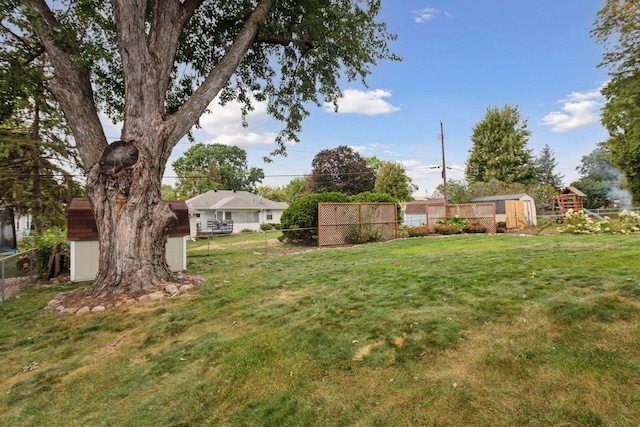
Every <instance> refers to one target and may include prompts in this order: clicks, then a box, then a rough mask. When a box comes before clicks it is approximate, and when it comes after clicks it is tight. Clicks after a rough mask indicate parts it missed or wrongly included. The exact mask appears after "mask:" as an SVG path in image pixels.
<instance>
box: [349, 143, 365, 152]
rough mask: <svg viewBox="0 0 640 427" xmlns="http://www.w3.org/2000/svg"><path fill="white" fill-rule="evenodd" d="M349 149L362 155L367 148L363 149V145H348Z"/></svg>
mask: <svg viewBox="0 0 640 427" xmlns="http://www.w3.org/2000/svg"><path fill="white" fill-rule="evenodd" d="M349 148H351V149H352V150H353V151H355V152H356V153H362V152H363V151H365V150H366V149H367V148H368V147H365V146H364V145H350V146H349Z"/></svg>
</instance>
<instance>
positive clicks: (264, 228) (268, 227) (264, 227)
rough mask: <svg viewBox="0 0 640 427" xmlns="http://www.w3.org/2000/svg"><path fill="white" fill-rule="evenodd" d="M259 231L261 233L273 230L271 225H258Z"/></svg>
mask: <svg viewBox="0 0 640 427" xmlns="http://www.w3.org/2000/svg"><path fill="white" fill-rule="evenodd" d="M260 230H262V231H270V230H273V226H272V225H271V224H266V223H265V224H260Z"/></svg>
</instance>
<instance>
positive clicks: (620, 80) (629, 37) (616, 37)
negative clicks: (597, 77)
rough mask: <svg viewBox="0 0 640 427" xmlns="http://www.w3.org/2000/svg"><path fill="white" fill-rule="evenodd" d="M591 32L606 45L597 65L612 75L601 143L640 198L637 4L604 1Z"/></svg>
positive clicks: (639, 27) (639, 20)
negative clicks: (604, 133) (606, 134)
mask: <svg viewBox="0 0 640 427" xmlns="http://www.w3.org/2000/svg"><path fill="white" fill-rule="evenodd" d="M592 35H594V36H595V37H596V40H597V41H598V42H599V43H601V44H602V45H603V46H605V49H606V51H605V54H604V56H603V60H602V63H601V64H600V65H601V66H602V67H607V68H609V75H610V76H611V80H610V81H609V82H608V83H607V84H606V85H605V87H604V88H603V90H602V93H603V95H604V96H605V98H606V100H607V101H606V104H605V107H604V109H603V116H602V123H603V124H604V126H605V127H606V128H607V130H608V132H609V138H608V139H607V140H606V141H605V142H604V145H605V147H607V148H608V150H609V153H608V156H609V158H610V160H611V162H612V163H613V164H614V165H615V166H617V167H618V168H619V169H621V170H622V171H623V172H624V174H625V175H626V178H627V185H628V188H629V190H631V192H632V193H633V197H634V200H640V43H638V40H640V4H639V3H638V2H637V1H631V0H606V2H605V5H604V7H603V8H602V9H601V10H600V11H599V12H598V19H597V21H596V25H595V28H594V29H593V31H592Z"/></svg>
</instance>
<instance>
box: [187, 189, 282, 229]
mask: <svg viewBox="0 0 640 427" xmlns="http://www.w3.org/2000/svg"><path fill="white" fill-rule="evenodd" d="M186 203H187V206H188V208H189V226H190V228H191V237H195V236H196V235H197V233H199V232H209V231H219V232H225V233H230V232H236V233H237V232H240V231H242V230H246V229H249V230H255V231H260V225H261V224H278V223H280V217H281V216H282V212H284V210H285V209H287V208H288V207H289V205H288V204H286V203H280V202H274V201H271V200H268V199H265V198H264V197H262V196H259V195H257V194H253V193H249V192H248V191H230V190H211V191H207V192H206V193H204V194H200V195H199V196H196V197H193V198H191V199H189V200H187V201H186Z"/></svg>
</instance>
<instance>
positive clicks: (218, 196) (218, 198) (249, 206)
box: [186, 190, 289, 212]
mask: <svg viewBox="0 0 640 427" xmlns="http://www.w3.org/2000/svg"><path fill="white" fill-rule="evenodd" d="M186 203H187V206H188V207H189V210H190V211H192V212H194V211H202V210H204V209H213V210H225V209H226V210H255V209H269V210H285V209H286V208H288V207H289V205H288V204H286V203H280V202H274V201H272V200H269V199H265V198H264V197H262V196H258V195H257V194H253V193H249V192H248V191H228V190H211V191H207V192H206V193H203V194H200V195H199V196H196V197H193V198H191V199H189V200H187V201H186Z"/></svg>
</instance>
